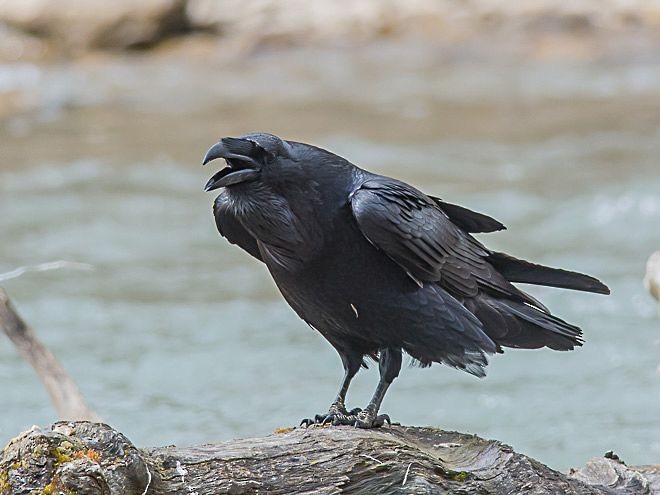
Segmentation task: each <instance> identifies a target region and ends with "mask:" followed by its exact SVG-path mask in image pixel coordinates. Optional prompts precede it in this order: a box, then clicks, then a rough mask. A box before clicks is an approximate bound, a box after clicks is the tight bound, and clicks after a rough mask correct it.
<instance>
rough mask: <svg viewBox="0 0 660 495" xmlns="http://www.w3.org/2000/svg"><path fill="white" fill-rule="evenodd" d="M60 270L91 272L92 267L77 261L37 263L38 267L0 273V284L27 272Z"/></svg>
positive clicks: (19, 268) (25, 267)
mask: <svg viewBox="0 0 660 495" xmlns="http://www.w3.org/2000/svg"><path fill="white" fill-rule="evenodd" d="M61 268H70V269H72V270H93V269H94V267H93V266H92V265H90V264H88V263H78V262H77V261H64V260H59V261H49V262H47V263H39V264H38V265H30V266H19V267H18V268H15V269H13V270H11V271H8V272H5V273H0V282H2V281H3V280H10V279H12V278H17V277H20V276H21V275H23V274H24V273H28V272H46V271H49V270H59V269H61Z"/></svg>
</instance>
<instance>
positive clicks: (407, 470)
mask: <svg viewBox="0 0 660 495" xmlns="http://www.w3.org/2000/svg"><path fill="white" fill-rule="evenodd" d="M410 466H412V462H411V463H410V464H408V469H406V474H404V475H403V483H401V486H404V485H405V484H406V481H408V473H409V472H410Z"/></svg>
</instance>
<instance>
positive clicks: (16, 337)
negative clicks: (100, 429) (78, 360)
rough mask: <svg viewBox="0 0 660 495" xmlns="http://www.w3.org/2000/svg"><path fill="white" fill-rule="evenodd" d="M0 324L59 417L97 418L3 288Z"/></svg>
mask: <svg viewBox="0 0 660 495" xmlns="http://www.w3.org/2000/svg"><path fill="white" fill-rule="evenodd" d="M0 327H1V328H2V330H3V331H4V332H5V333H6V334H7V337H9V339H10V340H11V341H12V342H13V343H14V345H15V346H16V349H18V352H19V353H20V355H21V356H23V357H24V358H25V359H26V360H27V361H28V362H29V363H30V364H31V365H32V367H33V368H34V370H35V371H36V372H37V375H39V379H40V380H41V382H42V383H43V384H44V386H45V387H46V391H47V392H48V395H49V396H50V398H51V400H52V402H53V405H54V406H55V410H56V411H57V414H58V417H59V418H60V419H63V420H82V419H87V420H92V421H98V420H99V417H98V416H97V414H96V413H95V412H94V411H93V410H92V409H90V407H89V406H88V405H87V404H86V402H85V399H84V398H83V396H82V394H81V393H80V390H79V389H78V386H77V385H76V384H75V382H74V381H73V379H72V378H71V376H70V375H69V374H68V373H67V372H66V370H65V369H64V367H63V366H62V365H61V364H60V363H59V361H58V360H57V359H56V358H55V356H54V355H53V353H52V352H50V350H48V348H47V347H46V346H45V345H44V344H43V343H42V342H41V341H40V340H39V339H38V338H37V336H36V335H35V333H34V332H33V330H32V329H31V328H30V327H29V326H28V325H27V324H26V323H25V322H24V321H23V319H22V318H21V317H20V316H19V315H18V313H17V312H16V310H15V309H14V306H13V305H12V303H11V301H10V300H9V296H7V293H6V292H5V291H4V290H3V289H0Z"/></svg>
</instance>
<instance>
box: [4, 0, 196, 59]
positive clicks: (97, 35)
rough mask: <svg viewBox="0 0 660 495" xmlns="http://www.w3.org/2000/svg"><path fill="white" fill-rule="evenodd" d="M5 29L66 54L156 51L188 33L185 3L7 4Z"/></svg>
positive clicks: (67, 0) (71, 0)
mask: <svg viewBox="0 0 660 495" xmlns="http://www.w3.org/2000/svg"><path fill="white" fill-rule="evenodd" d="M0 23H4V24H6V25H8V26H11V27H14V28H16V29H20V30H22V31H24V32H26V33H30V34H32V35H35V36H38V37H40V38H45V39H47V40H50V41H54V42H56V43H57V44H59V45H61V46H62V47H63V48H65V49H66V50H67V51H72V52H74V53H75V52H79V51H82V50H85V49H89V48H133V47H141V46H148V45H152V44H154V43H156V42H158V41H160V40H161V39H163V38H165V37H167V36H169V35H171V34H173V33H177V32H181V31H182V30H185V29H186V27H187V21H186V17H185V0H143V1H140V2H136V1H133V0H115V1H113V2H97V1H90V0H58V2H56V3H53V2H51V1H49V0H4V1H0Z"/></svg>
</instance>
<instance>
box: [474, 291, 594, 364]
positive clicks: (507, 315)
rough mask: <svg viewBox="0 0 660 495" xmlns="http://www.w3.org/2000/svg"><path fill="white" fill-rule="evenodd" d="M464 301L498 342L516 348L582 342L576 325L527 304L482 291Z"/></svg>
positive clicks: (563, 348)
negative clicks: (496, 296)
mask: <svg viewBox="0 0 660 495" xmlns="http://www.w3.org/2000/svg"><path fill="white" fill-rule="evenodd" d="M464 304H465V306H466V307H467V308H468V309H469V310H470V311H471V312H472V313H473V314H474V315H475V316H476V317H477V318H479V320H480V321H481V323H482V325H483V328H484V332H485V333H486V334H487V335H488V336H489V337H490V338H491V339H492V340H493V341H494V342H495V343H496V344H498V345H501V346H504V347H514V348H519V349H538V348H540V347H549V348H550V349H554V350H557V351H569V350H572V349H574V348H575V347H578V346H581V345H582V342H583V341H582V338H581V337H582V330H580V328H578V327H576V326H575V325H571V324H570V323H567V322H565V321H564V320H562V319H560V318H557V317H556V316H553V315H551V314H548V313H544V312H543V311H541V310H539V309H537V308H534V307H532V306H530V305H528V304H525V303H521V302H517V301H512V300H509V299H496V298H494V297H492V296H489V295H487V294H483V293H482V294H479V295H478V296H476V297H474V298H471V299H466V300H465V303H464Z"/></svg>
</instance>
